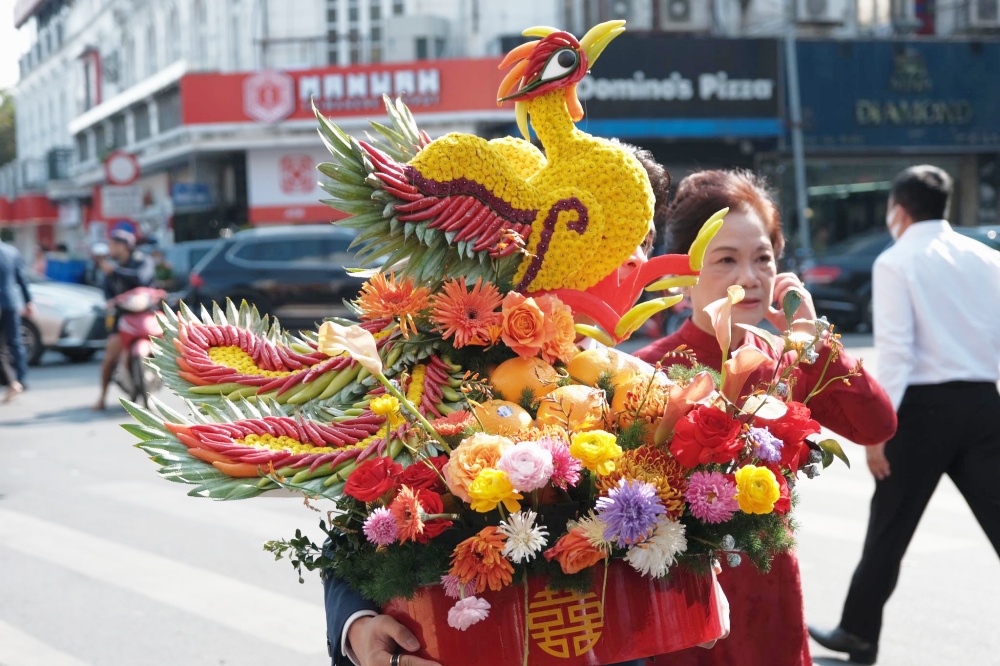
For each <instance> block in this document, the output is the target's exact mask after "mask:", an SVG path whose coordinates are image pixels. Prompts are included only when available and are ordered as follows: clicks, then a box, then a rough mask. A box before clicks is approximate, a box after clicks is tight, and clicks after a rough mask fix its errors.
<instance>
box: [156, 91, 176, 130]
mask: <svg viewBox="0 0 1000 666" xmlns="http://www.w3.org/2000/svg"><path fill="white" fill-rule="evenodd" d="M155 99H156V110H157V115H158V118H159V121H160V122H159V128H160V132H167V131H170V130H172V129H174V128H175V127H180V126H181V92H180V89H179V88H173V89H171V90H168V91H166V92H165V93H162V94H160V95H157V96H156V98H155Z"/></svg>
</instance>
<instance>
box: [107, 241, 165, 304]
mask: <svg viewBox="0 0 1000 666" xmlns="http://www.w3.org/2000/svg"><path fill="white" fill-rule="evenodd" d="M155 278H156V264H155V263H154V262H153V259H152V257H148V256H146V255H145V254H142V253H140V252H136V253H134V254H133V255H132V256H131V257H130V258H129V260H128V261H127V262H125V263H124V264H122V265H121V266H115V268H114V270H113V271H111V273H110V274H109V275H108V277H107V279H106V280H105V285H104V291H105V295H106V296H107V297H108V298H114V297H115V296H118V295H119V294H124V293H125V292H126V291H129V290H130V289H135V288H136V287H149V286H151V285H152V284H153V280H154V279H155Z"/></svg>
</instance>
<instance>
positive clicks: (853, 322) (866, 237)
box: [802, 226, 1000, 331]
mask: <svg viewBox="0 0 1000 666" xmlns="http://www.w3.org/2000/svg"><path fill="white" fill-rule="evenodd" d="M953 228H954V229H955V231H957V232H959V233H961V234H964V235H966V236H969V237H970V238H975V239H976V240H978V241H981V242H983V243H985V244H986V245H988V246H990V247H992V248H993V249H994V250H1000V226H981V227H964V226H953ZM891 243H892V237H891V236H890V235H889V232H888V231H886V230H884V229H878V230H874V231H870V232H868V233H865V234H860V235H858V236H855V237H853V238H849V239H847V240H845V241H843V242H841V243H836V244H834V245H831V246H830V247H829V249H828V250H827V251H826V252H824V253H823V254H822V255H820V256H818V257H815V258H813V259H812V260H810V261H807V262H806V263H804V264H803V269H802V281H803V282H804V283H805V286H806V289H808V290H809V292H810V293H811V294H812V297H813V302H814V303H815V304H816V311H817V313H818V314H820V315H821V316H822V315H825V316H826V317H827V318H828V319H829V320H830V321H831V322H832V323H834V324H836V325H837V326H838V327H839V328H841V329H843V330H861V331H870V330H871V326H872V265H873V264H874V263H875V258H876V257H878V255H879V254H881V252H882V251H883V250H884V249H886V248H887V247H889V245H890V244H891Z"/></svg>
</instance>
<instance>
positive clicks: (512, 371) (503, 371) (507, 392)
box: [489, 356, 559, 402]
mask: <svg viewBox="0 0 1000 666" xmlns="http://www.w3.org/2000/svg"><path fill="white" fill-rule="evenodd" d="M489 379H490V384H491V385H492V386H493V388H494V389H495V390H496V393H497V397H499V398H502V399H504V400H510V401H511V402H520V401H521V395H522V394H523V393H524V389H531V391H532V393H534V396H535V398H536V399H537V398H541V397H542V396H543V395H546V394H548V393H551V392H552V391H553V390H554V389H555V388H556V386H557V384H556V382H558V381H559V373H558V372H556V369H555V368H553V367H552V366H551V365H549V364H548V363H546V362H545V361H543V360H542V359H540V358H537V357H532V358H521V357H520V356H515V357H514V358H511V359H508V360H506V361H504V362H503V363H501V364H500V365H498V366H497V367H496V368H494V369H493V371H492V372H490V374H489Z"/></svg>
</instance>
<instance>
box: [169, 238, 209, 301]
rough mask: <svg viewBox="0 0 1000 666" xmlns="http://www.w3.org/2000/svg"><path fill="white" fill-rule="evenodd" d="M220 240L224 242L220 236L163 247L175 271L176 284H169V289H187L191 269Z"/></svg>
mask: <svg viewBox="0 0 1000 666" xmlns="http://www.w3.org/2000/svg"><path fill="white" fill-rule="evenodd" d="M220 242H222V239H220V238H212V239H208V240H192V241H182V242H180V243H174V244H173V245H170V246H167V247H164V248H162V249H163V256H164V257H165V258H166V260H167V263H169V264H170V267H171V268H172V269H173V272H174V280H173V282H174V284H171V285H167V286H169V287H170V289H169V291H183V290H184V289H187V286H188V276H189V275H190V274H191V270H192V269H193V268H194V267H195V266H197V265H198V262H199V261H201V260H202V259H204V258H205V257H206V256H207V255H208V253H209V252H211V251H212V250H213V249H214V248H215V246H216V245H218V244H219V243H220Z"/></svg>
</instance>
